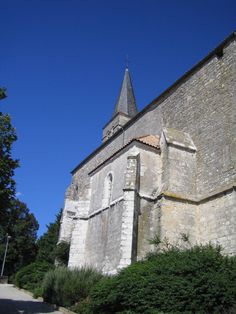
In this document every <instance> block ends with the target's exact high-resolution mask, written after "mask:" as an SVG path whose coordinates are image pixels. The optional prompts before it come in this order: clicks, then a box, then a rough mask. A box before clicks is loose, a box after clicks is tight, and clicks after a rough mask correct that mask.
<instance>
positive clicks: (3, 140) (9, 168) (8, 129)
mask: <svg viewBox="0 0 236 314" xmlns="http://www.w3.org/2000/svg"><path fill="white" fill-rule="evenodd" d="M16 139H17V137H16V132H15V129H14V128H13V127H12V126H11V120H10V117H9V115H7V114H3V113H2V112H0V215H1V216H0V221H1V222H3V221H4V214H5V213H6V211H7V210H8V209H9V206H10V204H11V200H12V199H13V198H14V196H15V181H14V180H13V175H14V170H15V169H16V168H17V167H18V160H15V159H13V158H12V156H11V147H12V144H13V143H14V141H15V140H16Z"/></svg>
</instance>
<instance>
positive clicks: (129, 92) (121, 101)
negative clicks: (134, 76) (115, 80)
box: [113, 60, 137, 118]
mask: <svg viewBox="0 0 236 314" xmlns="http://www.w3.org/2000/svg"><path fill="white" fill-rule="evenodd" d="M126 62H127V60H126ZM118 113H123V114H125V115H127V116H129V117H131V118H132V117H134V116H135V115H136V113H137V108H136V102H135V97H134V92H133V87H132V83H131V79H130V75H129V69H128V64H126V69H125V75H124V79H123V82H122V85H121V89H120V93H119V96H118V99H117V102H116V106H115V110H114V112H113V117H114V116H115V115H117V114H118Z"/></svg>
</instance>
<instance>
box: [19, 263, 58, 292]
mask: <svg viewBox="0 0 236 314" xmlns="http://www.w3.org/2000/svg"><path fill="white" fill-rule="evenodd" d="M51 268H53V265H50V264H48V263H45V262H35V263H32V264H29V265H27V266H25V267H23V268H21V269H20V270H19V271H18V272H17V273H16V275H15V279H14V283H15V284H16V286H18V287H19V288H24V289H26V290H29V291H31V292H33V293H34V292H35V293H36V295H37V296H39V291H40V289H39V288H40V287H41V284H42V281H43V278H44V275H45V274H46V273H47V272H48V271H49V270H50V269H51Z"/></svg>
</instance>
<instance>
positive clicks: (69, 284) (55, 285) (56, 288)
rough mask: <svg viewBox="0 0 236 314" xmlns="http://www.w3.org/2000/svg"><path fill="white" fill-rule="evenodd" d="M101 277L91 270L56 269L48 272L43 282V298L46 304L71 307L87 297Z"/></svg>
mask: <svg viewBox="0 0 236 314" xmlns="http://www.w3.org/2000/svg"><path fill="white" fill-rule="evenodd" d="M101 278H102V275H101V274H100V273H99V272H98V271H96V270H94V269H91V268H81V269H73V270H70V269H68V268H65V267H58V268H56V269H54V270H51V271H49V272H48V273H47V274H46V276H45V278H44V281H43V298H44V300H45V301H46V302H50V303H55V304H57V305H61V306H66V307H68V306H72V305H73V304H75V303H78V302H81V301H82V300H84V299H86V298H87V297H88V295H89V292H90V290H91V288H92V287H93V286H94V285H95V284H96V283H97V282H98V281H99V280H100V279H101Z"/></svg>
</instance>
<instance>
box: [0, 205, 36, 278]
mask: <svg viewBox="0 0 236 314" xmlns="http://www.w3.org/2000/svg"><path fill="white" fill-rule="evenodd" d="M38 227H39V225H38V222H37V220H36V219H35V217H34V215H33V214H32V213H30V212H29V209H28V208H27V206H26V205H25V204H24V203H22V202H20V201H19V200H12V201H11V206H10V210H9V211H8V212H7V213H6V216H5V224H4V228H2V233H1V234H0V236H1V238H2V240H3V241H1V245H0V254H1V257H2V256H3V254H4V250H5V241H4V239H5V238H6V234H9V235H10V236H11V239H10V241H9V247H8V252H7V259H6V264H5V271H4V273H5V274H8V275H11V274H13V273H15V272H16V271H18V270H19V269H20V268H21V267H23V266H25V265H27V264H29V263H31V262H32V261H33V260H34V259H35V256H36V252H37V248H36V238H37V230H38Z"/></svg>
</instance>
